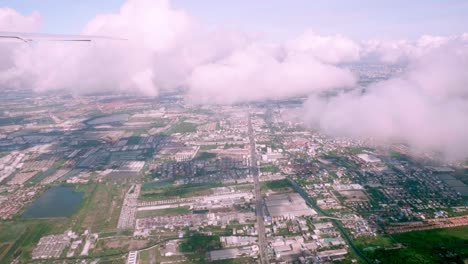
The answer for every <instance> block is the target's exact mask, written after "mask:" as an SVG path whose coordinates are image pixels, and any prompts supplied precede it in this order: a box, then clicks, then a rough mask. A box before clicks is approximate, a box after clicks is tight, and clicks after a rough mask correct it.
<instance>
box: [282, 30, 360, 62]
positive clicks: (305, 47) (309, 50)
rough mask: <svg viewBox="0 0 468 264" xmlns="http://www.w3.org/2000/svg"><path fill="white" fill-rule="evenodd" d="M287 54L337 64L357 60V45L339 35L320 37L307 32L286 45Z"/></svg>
mask: <svg viewBox="0 0 468 264" xmlns="http://www.w3.org/2000/svg"><path fill="white" fill-rule="evenodd" d="M286 47H287V49H288V51H289V52H291V53H293V54H300V55H302V56H312V57H314V58H316V59H317V60H319V61H321V62H324V63H330V64H338V63H345V62H354V61H357V60H359V53H360V47H359V45H358V44H357V43H356V42H354V41H352V40H351V39H348V38H346V37H343V36H341V35H335V36H320V35H318V34H315V33H314V32H312V31H310V30H308V31H306V32H304V33H303V34H301V35H300V36H299V37H297V38H295V39H292V40H290V41H288V42H287V43H286Z"/></svg>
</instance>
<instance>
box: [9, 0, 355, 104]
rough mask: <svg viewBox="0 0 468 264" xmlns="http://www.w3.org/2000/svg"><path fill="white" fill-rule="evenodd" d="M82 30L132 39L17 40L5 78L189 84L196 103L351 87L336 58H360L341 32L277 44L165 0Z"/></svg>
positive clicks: (134, 2)
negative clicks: (208, 21) (209, 24)
mask: <svg viewBox="0 0 468 264" xmlns="http://www.w3.org/2000/svg"><path fill="white" fill-rule="evenodd" d="M10 11H11V10H10ZM32 16H33V17H35V16H36V14H33V15H32ZM18 20H20V21H19V22H17V23H18V25H22V24H28V23H30V21H34V20H33V19H32V18H31V17H22V18H21V17H20V18H18ZM0 21H2V20H0ZM15 23H16V22H15ZM33 24H34V23H33ZM34 25H35V24H34ZM35 29H37V28H35V27H31V28H29V30H31V31H34V30H35ZM83 34H89V35H109V36H119V37H124V38H127V39H128V41H105V40H102V41H97V42H93V43H91V44H89V43H86V44H83V43H66V44H64V43H48V42H39V43H37V44H35V45H34V46H33V47H32V46H28V45H21V44H18V45H17V46H18V47H17V48H16V49H15V50H14V51H12V50H9V51H8V52H9V53H10V54H13V55H11V56H10V57H11V58H13V59H12V60H13V62H12V63H11V62H10V64H11V67H10V69H8V71H5V72H3V73H2V74H1V75H0V83H1V84H2V85H3V86H14V87H18V86H21V87H24V86H27V87H28V88H33V89H34V90H36V91H45V90H62V89H64V90H69V91H72V92H76V93H92V92H102V91H125V92H131V93H137V94H144V95H157V94H158V92H159V91H160V90H161V89H174V88H185V89H187V90H188V99H190V100H191V101H193V102H203V103H235V102H242V101H252V100H262V99H273V98H284V97H288V96H296V95H306V94H309V93H311V92H315V91H323V90H326V89H334V88H341V87H350V86H353V85H354V83H355V77H354V76H352V74H351V73H350V72H349V71H348V70H345V69H341V68H338V67H336V66H335V65H336V64H338V63H340V62H349V61H353V60H356V59H357V58H358V57H359V50H358V47H357V45H356V44H355V43H354V42H352V41H351V40H349V39H346V38H344V37H342V36H318V35H316V34H314V33H312V32H306V33H304V34H303V35H301V36H299V37H298V38H297V39H294V40H290V41H287V42H285V43H275V44H273V43H268V42H266V41H264V40H262V39H259V38H258V37H255V36H251V35H248V34H246V33H240V32H235V31H229V30H218V31H214V32H210V31H206V30H204V29H203V28H202V27H201V26H200V25H199V24H198V23H197V21H196V19H194V18H193V17H190V16H189V15H188V14H186V13H185V12H183V11H180V10H175V9H173V8H172V7H171V6H170V3H169V1H167V0H128V1H127V2H126V3H125V4H124V5H123V6H122V7H121V9H120V11H119V12H117V13H113V14H102V15H97V16H96V17H95V18H94V19H92V20H91V21H90V22H89V23H88V24H87V25H86V26H85V28H84V29H83Z"/></svg>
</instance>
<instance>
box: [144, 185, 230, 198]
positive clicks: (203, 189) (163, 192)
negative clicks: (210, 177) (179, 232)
mask: <svg viewBox="0 0 468 264" xmlns="http://www.w3.org/2000/svg"><path fill="white" fill-rule="evenodd" d="M221 186H222V184H220V183H191V184H184V185H180V186H167V187H162V188H152V189H151V190H148V191H144V192H142V193H141V195H140V196H141V197H140V198H141V199H142V200H154V199H166V198H171V197H191V196H199V195H209V194H212V192H211V190H210V189H211V188H215V187H221Z"/></svg>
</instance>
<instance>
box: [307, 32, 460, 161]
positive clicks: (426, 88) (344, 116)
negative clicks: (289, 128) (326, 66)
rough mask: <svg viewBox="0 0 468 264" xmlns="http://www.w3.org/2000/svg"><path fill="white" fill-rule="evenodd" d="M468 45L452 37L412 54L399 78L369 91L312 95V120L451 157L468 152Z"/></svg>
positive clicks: (309, 114)
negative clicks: (467, 71) (417, 54)
mask: <svg viewBox="0 0 468 264" xmlns="http://www.w3.org/2000/svg"><path fill="white" fill-rule="evenodd" d="M466 69H468V49H467V48H466V46H465V45H464V44H463V43H460V42H458V41H456V40H455V41H450V42H447V43H445V44H443V45H438V48H432V49H431V51H430V52H429V51H428V52H427V53H426V54H423V55H421V56H418V57H416V58H412V59H411V62H410V64H409V68H408V72H407V73H406V74H404V76H402V77H399V78H393V79H390V80H388V81H384V82H380V83H377V84H374V85H371V86H370V87H368V88H367V90H366V92H365V93H364V94H362V93H360V92H353V93H346V94H341V95H340V96H337V97H334V98H328V99H324V98H318V97H316V96H312V97H310V98H309V100H308V102H307V103H306V104H305V110H306V112H307V116H306V120H307V122H309V124H311V125H313V126H315V127H317V128H320V129H322V130H323V131H325V132H327V133H329V134H333V135H345V136H352V137H359V138H367V137H370V138H374V139H377V140H380V141H383V142H404V143H408V144H410V145H411V146H412V147H414V148H417V149H420V150H429V151H439V152H441V153H443V154H444V155H446V157H448V158H466V157H468V136H467V135H468V134H467V132H468V122H467V116H468V76H467V75H466Z"/></svg>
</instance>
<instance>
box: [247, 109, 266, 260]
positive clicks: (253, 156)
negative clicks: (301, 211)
mask: <svg viewBox="0 0 468 264" xmlns="http://www.w3.org/2000/svg"><path fill="white" fill-rule="evenodd" d="M248 132H249V143H250V170H251V173H252V177H253V180H254V186H255V187H254V188H255V209H256V211H257V212H256V213H257V227H258V228H257V229H258V247H259V250H260V261H261V263H262V264H265V263H268V257H267V243H266V236H265V221H264V215H263V198H262V193H261V190H260V181H259V179H258V177H259V168H258V164H257V151H256V150H255V138H254V132H253V127H252V118H251V116H250V114H249V128H248Z"/></svg>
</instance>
